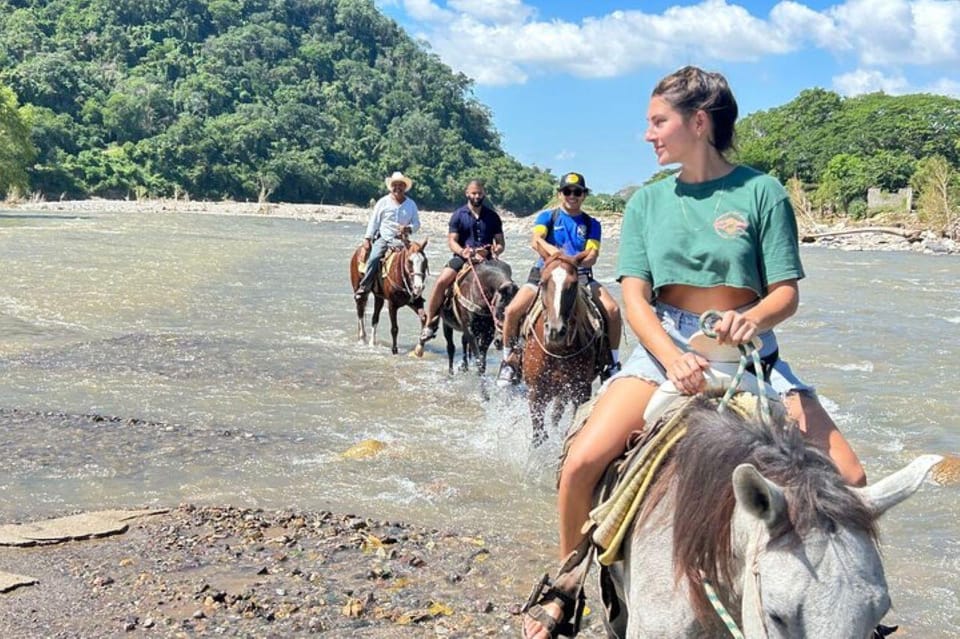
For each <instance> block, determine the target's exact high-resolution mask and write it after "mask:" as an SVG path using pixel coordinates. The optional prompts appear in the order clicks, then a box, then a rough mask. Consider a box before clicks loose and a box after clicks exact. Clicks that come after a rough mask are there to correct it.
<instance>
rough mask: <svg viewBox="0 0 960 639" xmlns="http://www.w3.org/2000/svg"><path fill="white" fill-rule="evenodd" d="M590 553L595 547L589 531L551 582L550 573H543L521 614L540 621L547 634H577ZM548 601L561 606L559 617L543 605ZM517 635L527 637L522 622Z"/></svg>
mask: <svg viewBox="0 0 960 639" xmlns="http://www.w3.org/2000/svg"><path fill="white" fill-rule="evenodd" d="M593 553H594V547H593V545H592V543H591V540H590V534H589V533H588V534H587V535H586V536H585V537H584V538H583V541H581V542H580V545H579V546H577V547H576V549H574V550H573V552H571V553H570V554H569V555H567V558H566V559H565V560H564V562H563V565H561V566H560V570H559V571H558V572H557V578H556V579H555V580H553V581H551V580H550V575H548V574H547V573H544V575H543V577H541V578H540V581H538V582H537V584H536V585H535V586H534V587H533V590H531V591H530V596H529V597H527V603H525V604H523V607H522V608H520V614H521V615H524V616H528V617H530V618H531V619H533V620H534V621H537V622H539V623H540V624H541V625H542V626H543V627H544V629H545V630H546V631H547V634H549V635H550V637H574V636H576V634H577V633H578V632H580V622H581V620H582V619H583V609H584V608H585V607H586V602H587V597H586V595H585V594H584V592H583V584H584V582H585V581H586V579H587V572H588V571H589V570H590V560H591V558H592V557H593ZM550 602H557V603H558V604H559V605H560V618H559V619H554V618H553V616H552V615H550V613H548V612H547V610H546V608H544V607H543V604H546V603H550ZM521 624H522V621H521ZM520 636H521V637H523V638H524V639H526V637H527V635H526V630H525V629H524V627H523V625H521V626H520Z"/></svg>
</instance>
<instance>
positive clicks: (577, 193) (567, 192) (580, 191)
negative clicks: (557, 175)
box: [560, 189, 584, 197]
mask: <svg viewBox="0 0 960 639" xmlns="http://www.w3.org/2000/svg"><path fill="white" fill-rule="evenodd" d="M560 192H561V193H563V194H564V195H566V196H571V195H572V196H573V197H580V196H581V195H583V193H584V190H583V189H561V190H560Z"/></svg>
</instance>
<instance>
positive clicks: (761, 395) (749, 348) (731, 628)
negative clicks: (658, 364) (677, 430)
mask: <svg viewBox="0 0 960 639" xmlns="http://www.w3.org/2000/svg"><path fill="white" fill-rule="evenodd" d="M721 319H723V316H722V315H720V312H719V311H714V310H710V311H706V312H705V313H704V314H703V315H701V316H700V330H701V331H703V334H704V335H706V336H707V337H711V338H714V339H716V337H717V332H716V331H715V330H713V326H714V325H715V324H716V323H717V322H719V321H720V320H721ZM737 349H738V350H739V351H740V363H739V365H738V366H737V372H736V374H734V376H733V380H732V381H731V384H730V386H729V387H728V388H727V390H726V392H725V393H724V394H723V397H722V398H721V399H720V404H719V405H718V406H717V412H719V413H723V412H724V411H726V409H727V406H728V405H729V403H730V400H731V399H732V398H733V395H734V393H736V391H737V388H738V387H739V386H740V382H741V381H742V380H743V374H744V373H745V372H746V370H747V364H748V363H749V361H752V363H753V370H754V372H755V374H756V376H757V380H758V382H759V384H758V386H757V412H758V413H759V414H760V419H761V420H763V421H764V422H765V423H766V424H767V425H769V424H770V422H771V416H770V402H769V400H768V399H767V394H766V392H765V391H764V384H765V383H766V380H765V377H766V376H765V375H764V374H763V363H762V362H761V361H760V348H759V345H758V341H757V340H756V339H752V340H750V342H748V343H747V344H738V345H737ZM748 358H749V360H748ZM753 571H754V578H755V579H757V580H758V581H759V578H760V575H759V572H758V570H757V566H756V558H754V566H753ZM703 590H704V592H705V593H706V595H707V601H709V602H710V605H711V606H713V609H714V611H715V612H716V613H717V616H718V617H720V620H721V621H723V625H725V626H726V627H727V631H728V632H729V633H730V636H731V637H733V639H744V636H743V633H742V632H741V631H740V628H738V627H737V622H736V621H734V619H733V617H732V616H731V615H730V613H729V612H728V611H727V609H726V608H725V607H724V605H723V602H722V601H721V600H720V596H719V595H718V594H717V591H716V589H715V588H714V587H713V584H711V583H710V582H709V581H707V580H704V581H703ZM757 596H758V597H759V585H758V593H757ZM760 618H761V619H762V618H763V615H762V610H761V616H760Z"/></svg>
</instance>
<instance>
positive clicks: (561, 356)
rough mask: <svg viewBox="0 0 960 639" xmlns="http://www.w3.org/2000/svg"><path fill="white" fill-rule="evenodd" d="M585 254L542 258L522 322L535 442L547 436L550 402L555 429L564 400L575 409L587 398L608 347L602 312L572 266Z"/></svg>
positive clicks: (541, 440)
mask: <svg viewBox="0 0 960 639" xmlns="http://www.w3.org/2000/svg"><path fill="white" fill-rule="evenodd" d="M585 257H586V252H583V253H579V254H577V255H576V256H574V257H570V256H567V255H563V254H559V253H558V254H556V255H553V256H552V257H550V258H548V259H547V260H546V262H545V263H544V265H543V268H542V269H541V271H540V294H539V297H538V301H537V302H536V303H535V304H534V307H533V309H532V310H531V312H530V315H529V316H528V317H527V319H526V321H525V322H524V328H523V331H522V333H523V335H524V339H525V345H524V348H523V367H522V370H523V381H524V382H526V384H527V401H528V403H529V405H530V419H531V421H532V422H533V443H534V445H535V446H536V445H539V444H541V443H543V441H544V440H545V439H546V438H547V431H546V429H545V428H544V413H545V412H546V410H547V406H548V405H549V404H550V403H551V402H553V413H552V422H553V425H554V427H556V426H557V424H558V423H559V421H560V417H561V416H562V415H563V410H564V408H565V406H566V404H567V403H570V404H572V405H573V409H574V410H576V409H577V407H578V406H580V405H581V404H583V403H584V402H586V401H587V400H588V399H590V391H591V384H592V383H593V379H594V377H596V376H597V372H598V370H599V364H600V362H601V361H602V360H601V357H602V355H603V354H604V353H605V352H606V349H607V346H606V332H605V328H604V321H603V314H602V311H601V310H600V309H599V308H598V306H597V305H596V304H595V303H594V302H593V299H592V298H591V295H590V291H589V290H588V289H587V287H585V286H581V285H580V284H579V282H578V277H577V267H578V266H579V265H580V263H581V262H582V261H583V259H584V258H585Z"/></svg>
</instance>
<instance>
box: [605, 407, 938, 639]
mask: <svg viewBox="0 0 960 639" xmlns="http://www.w3.org/2000/svg"><path fill="white" fill-rule="evenodd" d="M942 459H943V458H942V457H939V456H937V455H924V456H921V457H919V458H917V459H916V460H914V461H913V462H912V463H911V464H909V465H908V466H906V467H905V468H903V469H901V470H900V471H898V472H896V473H894V474H892V475H890V476H889V477H886V478H885V479H883V480H880V481H878V482H876V483H875V484H873V485H871V486H868V487H867V488H863V489H851V488H849V487H847V486H846V485H845V484H844V483H843V481H842V480H841V479H840V476H839V475H838V474H837V472H836V469H835V468H834V466H833V464H832V463H831V461H830V460H829V458H828V457H826V456H825V455H824V454H823V453H821V452H820V451H818V450H816V449H814V448H812V447H811V446H809V445H806V444H805V442H804V441H803V440H802V438H801V436H800V433H799V432H798V430H797V429H796V428H795V427H793V426H792V425H788V424H784V423H783V422H782V420H775V422H774V424H773V425H771V426H765V425H763V424H762V423H761V422H760V421H759V420H745V419H743V418H742V417H739V416H738V415H736V414H734V413H731V412H729V411H728V412H726V413H724V414H723V415H721V414H718V413H717V411H716V409H715V407H714V406H713V405H711V404H708V403H707V402H706V400H704V402H703V405H701V406H698V407H697V408H696V409H694V410H692V411H691V413H690V416H689V418H688V431H687V435H686V437H684V438H683V439H682V440H681V442H680V443H679V444H678V447H677V448H676V449H675V450H674V451H673V453H672V455H671V459H670V461H669V462H668V463H667V465H666V466H665V467H664V468H663V469H662V471H661V472H660V474H659V476H658V478H657V479H656V484H655V486H654V488H653V494H652V498H651V499H650V500H648V502H647V504H646V506H645V507H644V509H643V510H642V511H641V513H640V514H639V515H638V518H637V520H636V521H635V522H634V524H633V528H632V530H630V531H629V532H628V537H627V538H626V539H625V540H624V542H623V554H622V558H621V559H620V560H619V561H616V562H614V563H613V564H612V565H611V566H610V567H609V568H607V569H604V570H602V571H601V589H602V590H603V595H604V599H605V603H606V604H607V605H608V607H609V609H608V612H609V613H610V614H609V619H608V620H607V630H608V632H609V633H610V634H611V636H616V637H624V638H630V639H634V638H639V637H658V638H667V639H669V638H678V639H679V638H685V639H690V638H701V637H724V636H731V635H732V636H737V634H736V633H737V632H741V631H742V635H743V636H744V637H746V639H761V638H770V639H773V638H796V639H800V638H802V637H829V638H830V639H847V638H849V639H866V638H867V637H871V636H873V632H874V628H875V627H876V626H877V624H878V623H879V622H880V620H881V619H882V618H883V616H884V615H885V614H886V612H887V610H888V608H889V607H890V598H889V595H888V592H887V583H886V579H885V577H884V571H883V565H882V562H881V558H880V554H879V552H878V549H877V527H876V520H877V517H879V516H880V515H881V514H882V513H884V512H885V511H886V510H887V509H889V508H891V507H892V506H895V505H896V504H898V503H899V502H901V501H902V500H904V499H906V498H907V497H909V496H910V495H912V494H913V493H914V492H915V491H916V490H917V488H918V487H919V486H920V484H921V482H922V481H923V479H924V477H925V476H926V475H927V473H928V472H929V470H930V469H931V468H932V467H933V466H934V465H936V464H937V463H938V462H939V461H941V460H942ZM709 589H712V590H713V591H714V592H715V593H716V595H717V597H718V599H719V601H720V602H722V605H721V606H720V607H717V606H715V605H714V604H712V603H711V602H710V600H709V599H710V597H709V596H708V594H707V590H709ZM724 610H725V611H728V613H727V614H728V615H729V617H730V621H729V623H728V624H727V625H726V627H725V626H724V623H723V622H722V621H721V614H724V612H723V611H724ZM734 624H736V626H738V627H739V629H738V628H737V627H735V626H734Z"/></svg>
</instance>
